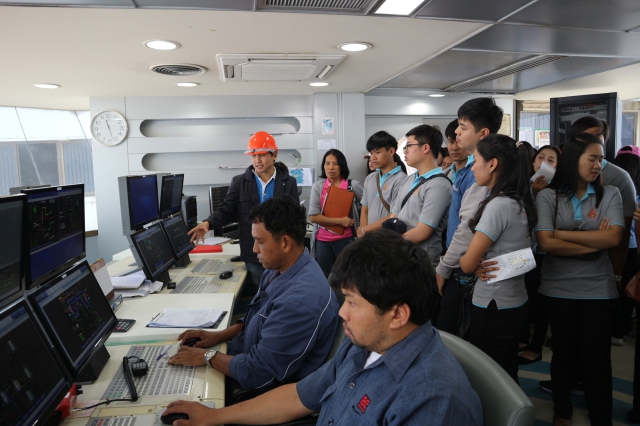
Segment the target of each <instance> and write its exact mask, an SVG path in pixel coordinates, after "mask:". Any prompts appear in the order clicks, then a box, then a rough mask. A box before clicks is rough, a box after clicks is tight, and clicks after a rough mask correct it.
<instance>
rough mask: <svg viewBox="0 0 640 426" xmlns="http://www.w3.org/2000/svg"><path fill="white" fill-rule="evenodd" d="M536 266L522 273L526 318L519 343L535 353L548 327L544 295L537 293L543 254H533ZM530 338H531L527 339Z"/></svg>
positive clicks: (540, 346) (540, 345)
mask: <svg viewBox="0 0 640 426" xmlns="http://www.w3.org/2000/svg"><path fill="white" fill-rule="evenodd" d="M534 256H535V259H536V268H535V269H534V270H533V271H529V272H527V273H526V274H525V275H524V285H525V287H526V288H527V296H528V297H529V300H527V304H526V306H527V318H526V320H525V322H524V324H523V325H522V331H521V332H520V343H525V344H527V345H529V350H530V351H531V352H533V353H536V354H541V353H542V345H543V344H544V340H545V339H546V338H547V328H548V327H549V314H548V313H547V308H546V306H545V304H544V302H545V297H544V296H542V295H541V294H539V293H538V289H539V288H540V280H541V274H540V273H541V272H542V262H543V261H544V254H536V255H534ZM531 324H533V336H531V332H530V329H531ZM530 338H531V340H529V339H530Z"/></svg>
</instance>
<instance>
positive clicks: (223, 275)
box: [220, 271, 233, 280]
mask: <svg viewBox="0 0 640 426" xmlns="http://www.w3.org/2000/svg"><path fill="white" fill-rule="evenodd" d="M232 276H233V272H231V271H224V272H223V273H221V274H220V279H221V280H228V279H229V278H231V277H232Z"/></svg>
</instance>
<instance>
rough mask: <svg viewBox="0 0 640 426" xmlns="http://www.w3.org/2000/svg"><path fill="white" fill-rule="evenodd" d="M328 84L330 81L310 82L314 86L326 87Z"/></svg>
mask: <svg viewBox="0 0 640 426" xmlns="http://www.w3.org/2000/svg"><path fill="white" fill-rule="evenodd" d="M328 85H329V83H327V82H326V81H316V82H315V83H309V86H313V87H324V86H328Z"/></svg>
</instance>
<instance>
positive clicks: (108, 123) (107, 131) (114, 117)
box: [91, 111, 129, 146]
mask: <svg viewBox="0 0 640 426" xmlns="http://www.w3.org/2000/svg"><path fill="white" fill-rule="evenodd" d="M128 131H129V125H128V124H127V120H125V118H124V117H123V116H122V114H120V113H117V112H115V111H102V112H100V113H98V114H97V115H96V116H95V117H93V120H91V136H93V139H94V140H95V141H96V142H98V143H99V144H102V145H104V146H116V145H118V144H119V143H122V141H123V140H124V138H126V137H127V132H128Z"/></svg>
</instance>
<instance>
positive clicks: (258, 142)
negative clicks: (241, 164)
mask: <svg viewBox="0 0 640 426" xmlns="http://www.w3.org/2000/svg"><path fill="white" fill-rule="evenodd" d="M277 150H278V145H276V140H275V139H274V138H273V136H271V135H270V134H269V133H267V132H263V131H260V132H255V133H254V134H253V136H251V139H249V146H248V147H247V150H246V151H245V152H244V155H253V154H266V153H267V152H270V153H272V154H273V153H274V152H276V151H277Z"/></svg>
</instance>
